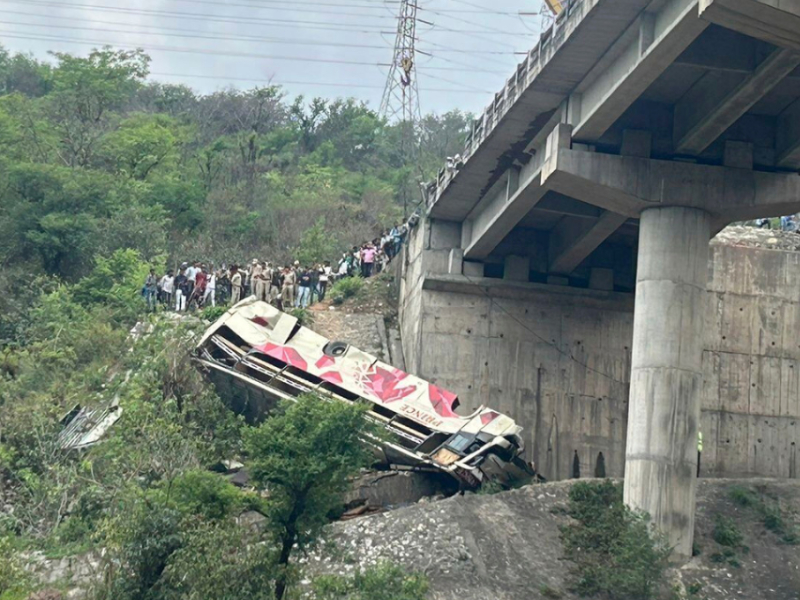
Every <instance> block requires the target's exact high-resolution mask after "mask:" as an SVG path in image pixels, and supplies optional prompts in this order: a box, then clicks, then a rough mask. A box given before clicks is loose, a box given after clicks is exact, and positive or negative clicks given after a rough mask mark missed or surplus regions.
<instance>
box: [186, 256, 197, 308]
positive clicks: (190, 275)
mask: <svg viewBox="0 0 800 600" xmlns="http://www.w3.org/2000/svg"><path fill="white" fill-rule="evenodd" d="M199 272H200V263H197V262H196V263H194V264H193V265H190V266H189V267H188V268H187V269H186V280H187V281H188V282H189V286H188V288H187V289H188V290H189V293H188V294H186V302H187V303H188V302H189V299H190V298H191V297H192V292H194V285H195V281H196V280H197V274H198V273H199Z"/></svg>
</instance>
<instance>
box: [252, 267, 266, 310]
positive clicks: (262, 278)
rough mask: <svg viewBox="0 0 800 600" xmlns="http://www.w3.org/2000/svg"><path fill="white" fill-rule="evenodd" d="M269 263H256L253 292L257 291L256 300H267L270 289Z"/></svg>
mask: <svg viewBox="0 0 800 600" xmlns="http://www.w3.org/2000/svg"><path fill="white" fill-rule="evenodd" d="M267 270H268V269H267V263H266V261H265V262H263V263H261V264H258V265H256V267H255V268H254V269H253V275H252V277H253V287H254V290H253V292H254V293H255V296H256V300H261V301H266V300H267V291H268V290H269V281H268V280H267Z"/></svg>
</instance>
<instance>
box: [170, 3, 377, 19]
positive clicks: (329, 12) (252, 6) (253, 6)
mask: <svg viewBox="0 0 800 600" xmlns="http://www.w3.org/2000/svg"><path fill="white" fill-rule="evenodd" d="M170 1H171V2H185V3H190V4H207V5H210V6H216V7H217V8H228V7H235V8H250V9H256V10H277V11H284V12H286V11H291V12H296V11H297V7H295V8H275V7H271V6H264V5H263V4H261V5H259V4H240V3H238V2H215V1H214V0H170ZM281 4H285V2H283V3H281ZM301 4H307V5H309V6H342V7H347V6H349V7H351V8H366V9H372V10H374V9H381V8H383V7H381V6H374V7H373V6H359V5H353V4H350V5H347V4H339V5H336V4H320V3H317V2H305V3H301ZM314 14H323V15H340V16H345V17H366V18H367V19H382V20H386V19H391V17H388V16H383V15H370V14H368V13H348V12H342V11H337V10H319V9H314Z"/></svg>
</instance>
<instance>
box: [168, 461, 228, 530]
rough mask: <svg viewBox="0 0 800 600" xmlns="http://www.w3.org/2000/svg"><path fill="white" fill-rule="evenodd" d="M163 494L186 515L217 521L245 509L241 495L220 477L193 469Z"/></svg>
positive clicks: (180, 476)
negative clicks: (242, 508)
mask: <svg viewBox="0 0 800 600" xmlns="http://www.w3.org/2000/svg"><path fill="white" fill-rule="evenodd" d="M162 493H167V494H168V496H169V497H168V500H169V501H170V503H172V504H173V505H174V506H175V508H177V509H178V510H179V511H181V513H183V514H184V515H186V516H200V517H203V518H204V519H207V520H210V521H214V520H220V519H224V518H226V517H230V516H232V515H234V513H235V512H236V510H237V509H240V508H241V507H242V503H243V500H242V494H241V493H240V492H239V490H238V489H236V488H235V487H234V486H233V485H232V484H230V483H229V482H228V481H226V480H225V479H224V478H223V477H221V476H220V475H217V474H215V473H210V472H208V471H202V470H197V469H193V470H191V471H187V472H185V473H183V474H181V475H179V476H178V477H176V478H175V480H174V481H172V483H171V484H170V485H169V486H168V489H167V490H162Z"/></svg>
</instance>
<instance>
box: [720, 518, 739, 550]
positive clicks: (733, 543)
mask: <svg viewBox="0 0 800 600" xmlns="http://www.w3.org/2000/svg"><path fill="white" fill-rule="evenodd" d="M712 535H713V538H714V541H715V542H717V543H718V544H719V545H720V546H728V547H729V548H738V547H739V546H740V545H741V543H742V539H743V536H742V532H741V531H739V528H738V527H737V526H736V522H735V521H734V520H733V519H731V518H730V517H726V516H723V515H719V514H718V515H717V516H716V517H715V518H714V532H713V534H712Z"/></svg>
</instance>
